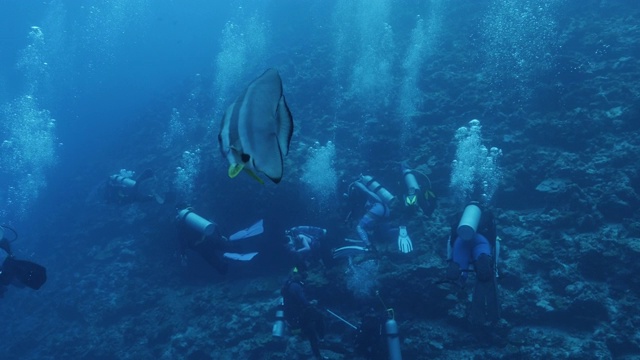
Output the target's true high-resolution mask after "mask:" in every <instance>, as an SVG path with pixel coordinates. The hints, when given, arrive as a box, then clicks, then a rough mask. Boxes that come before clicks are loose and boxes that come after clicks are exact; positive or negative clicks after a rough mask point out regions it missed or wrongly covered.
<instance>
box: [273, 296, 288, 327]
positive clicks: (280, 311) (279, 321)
mask: <svg viewBox="0 0 640 360" xmlns="http://www.w3.org/2000/svg"><path fill="white" fill-rule="evenodd" d="M286 326H287V324H286V323H285V322H284V300H283V299H282V298H280V302H279V304H278V308H277V309H276V321H275V322H274V323H273V328H272V330H271V335H273V336H275V337H282V336H284V330H285V329H286Z"/></svg>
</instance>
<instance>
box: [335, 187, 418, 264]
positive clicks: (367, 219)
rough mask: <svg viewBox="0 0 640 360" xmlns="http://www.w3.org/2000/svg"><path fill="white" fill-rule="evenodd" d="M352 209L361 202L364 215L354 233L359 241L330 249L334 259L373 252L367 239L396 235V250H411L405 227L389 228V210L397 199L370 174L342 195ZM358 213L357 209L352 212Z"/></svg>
mask: <svg viewBox="0 0 640 360" xmlns="http://www.w3.org/2000/svg"><path fill="white" fill-rule="evenodd" d="M345 197H346V198H347V199H348V201H349V203H350V206H351V208H352V209H353V208H360V207H361V206H362V204H363V203H364V214H363V215H362V217H360V220H359V221H358V224H357V225H356V232H357V234H358V237H359V240H356V241H354V240H349V239H347V241H349V242H352V243H357V245H349V246H344V247H341V248H338V249H334V250H333V257H334V258H337V257H343V256H351V255H354V254H356V253H359V252H367V251H370V250H373V249H374V248H373V244H372V243H371V240H370V234H372V235H379V236H380V235H388V234H396V235H397V238H398V249H399V250H400V251H401V252H403V253H408V252H411V251H413V244H412V242H411V238H410V237H409V235H408V233H407V229H406V227H404V226H400V227H399V228H392V227H391V226H390V224H389V217H390V215H391V207H393V206H394V204H395V203H396V202H397V200H396V197H395V196H394V195H393V194H391V193H390V192H389V191H388V190H387V189H385V188H384V187H382V185H380V183H379V182H377V181H376V180H374V179H373V177H371V176H369V175H364V176H363V175H361V176H360V178H359V179H358V180H356V181H354V182H353V183H351V185H349V189H348V193H347V194H345ZM355 211H357V210H355ZM353 213H354V210H351V211H350V212H349V214H348V215H347V219H346V221H347V222H348V221H349V220H351V218H352V215H353Z"/></svg>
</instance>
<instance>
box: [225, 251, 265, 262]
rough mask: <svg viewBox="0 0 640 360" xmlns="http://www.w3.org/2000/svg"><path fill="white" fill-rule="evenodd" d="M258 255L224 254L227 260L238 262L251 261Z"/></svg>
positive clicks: (253, 253)
mask: <svg viewBox="0 0 640 360" xmlns="http://www.w3.org/2000/svg"><path fill="white" fill-rule="evenodd" d="M256 255H258V253H257V252H252V253H247V254H237V253H224V254H222V256H224V257H225V258H227V259H231V260H238V261H250V260H251V259H253V257H254V256H256Z"/></svg>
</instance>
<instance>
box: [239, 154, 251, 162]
mask: <svg viewBox="0 0 640 360" xmlns="http://www.w3.org/2000/svg"><path fill="white" fill-rule="evenodd" d="M240 159H241V160H242V162H245V163H246V162H249V160H250V159H251V156H250V155H249V154H244V153H243V154H242V155H240Z"/></svg>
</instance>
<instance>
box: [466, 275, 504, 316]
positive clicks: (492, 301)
mask: <svg viewBox="0 0 640 360" xmlns="http://www.w3.org/2000/svg"><path fill="white" fill-rule="evenodd" d="M499 318H500V305H499V304H498V291H497V288H496V281H495V279H491V280H490V281H479V282H478V283H477V284H476V286H475V288H474V289H473V300H472V301H471V313H470V320H471V322H472V323H474V324H482V323H484V322H485V321H492V322H493V321H497V320H498V319H499Z"/></svg>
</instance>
